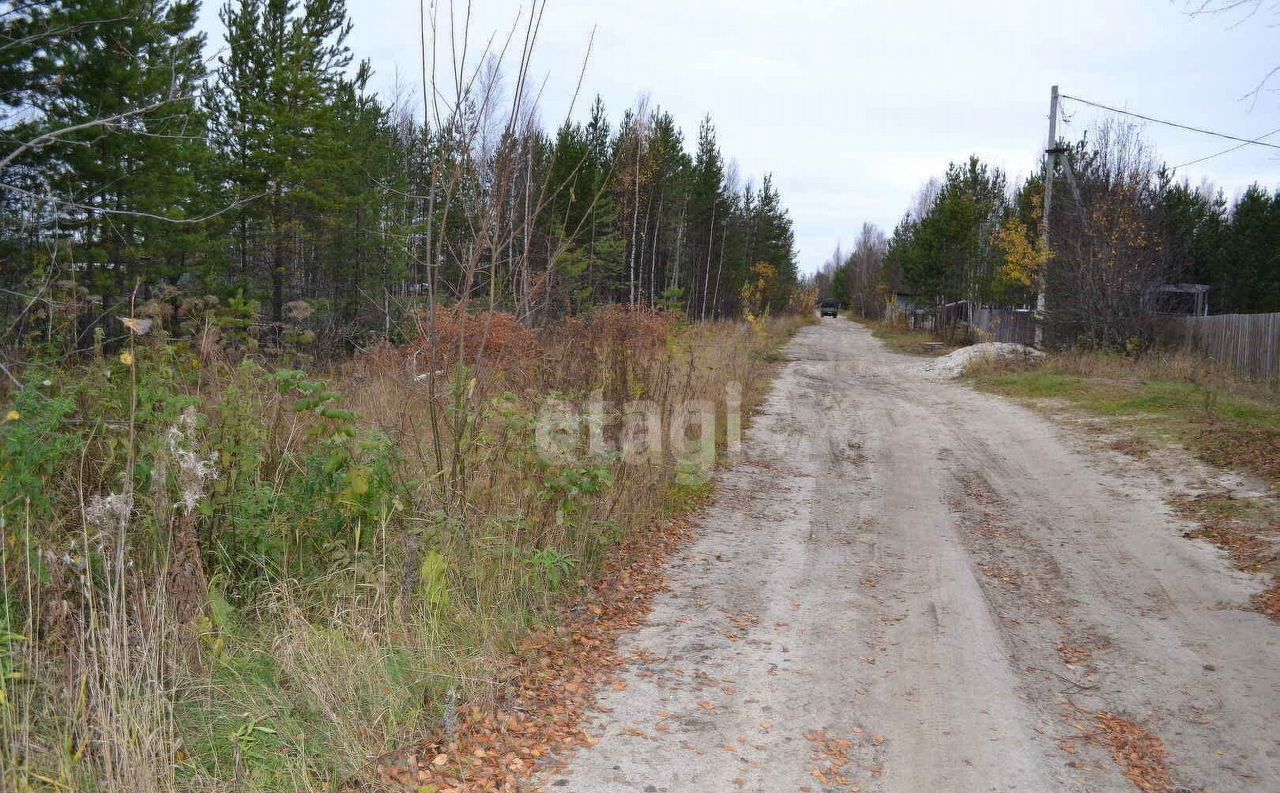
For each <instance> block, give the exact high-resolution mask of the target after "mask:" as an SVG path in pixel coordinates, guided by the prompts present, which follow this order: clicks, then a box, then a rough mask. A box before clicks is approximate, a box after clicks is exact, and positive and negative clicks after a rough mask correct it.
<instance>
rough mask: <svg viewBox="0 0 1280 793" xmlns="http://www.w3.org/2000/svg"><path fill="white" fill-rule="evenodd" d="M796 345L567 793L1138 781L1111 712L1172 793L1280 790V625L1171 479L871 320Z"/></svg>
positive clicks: (608, 701)
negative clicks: (946, 371)
mask: <svg viewBox="0 0 1280 793" xmlns="http://www.w3.org/2000/svg"><path fill="white" fill-rule="evenodd" d="M789 351H790V353H791V355H792V357H793V359H794V360H792V361H791V362H790V363H789V364H788V365H787V366H786V367H785V368H784V370H783V372H782V373H781V375H780V376H779V378H778V380H777V382H776V384H775V387H774V390H773V392H772V394H771V396H770V398H769V400H768V402H767V404H766V405H765V408H764V410H763V413H762V415H761V416H760V417H759V418H758V419H757V420H756V422H755V424H754V427H753V429H752V431H751V433H750V437H749V439H748V441H747V443H746V445H745V448H744V451H745V460H744V461H743V463H742V464H740V465H739V466H737V467H735V468H734V469H733V470H730V471H726V472H724V474H723V475H722V477H721V481H720V489H719V495H718V497H717V499H716V501H715V503H714V504H713V506H712V507H711V508H710V509H709V510H708V512H707V513H706V514H705V516H704V517H703V518H702V519H701V521H700V523H699V529H698V535H697V539H696V540H695V541H694V542H693V543H692V544H691V545H690V546H688V548H687V549H686V550H685V551H684V553H683V554H681V555H680V557H679V558H678V559H677V560H676V561H675V562H673V563H672V564H671V565H670V568H669V571H668V572H669V577H670V587H671V588H670V591H669V592H668V593H666V594H664V595H662V596H660V597H659V598H658V600H657V602H656V604H655V608H654V611H653V613H652V615H651V616H650V619H649V621H648V623H647V624H646V625H645V626H643V627H642V628H640V629H639V630H637V631H636V632H635V633H634V634H632V635H631V636H628V637H626V638H624V640H623V646H622V651H623V652H624V653H625V654H629V655H630V656H631V657H632V658H634V659H636V662H635V663H634V664H633V665H632V666H631V667H630V669H628V670H627V671H626V672H624V674H623V678H622V683H624V684H625V685H619V686H615V687H614V688H612V689H610V690H608V691H606V692H603V694H602V695H601V697H600V702H599V706H600V712H599V714H598V715H597V718H596V720H595V724H594V727H593V728H592V729H593V734H594V735H595V736H596V737H598V739H599V740H598V742H597V743H596V744H595V745H594V746H593V747H591V748H590V749H586V750H583V751H582V752H581V753H579V754H578V755H576V756H575V757H574V758H573V759H572V760H571V762H570V763H569V764H568V768H567V769H566V770H563V771H560V772H556V773H554V774H551V775H549V776H547V777H546V778H545V779H543V780H542V783H543V784H545V785H546V786H547V787H548V789H551V790H566V791H581V792H582V793H609V792H610V791H651V792H652V793H656V792H657V791H670V792H671V793H677V792H678V793H685V791H722V790H723V791H734V790H748V791H761V793H763V792H764V791H769V793H773V792H774V791H778V790H786V791H795V790H799V791H814V792H815V793H816V791H820V790H862V791H883V792H884V793H916V792H917V791H924V790H964V791H970V790H974V791H977V790H982V791H1012V790H1019V791H1037V792H1038V791H1049V790H1067V791H1086V790H1087V791H1130V790H1133V789H1134V787H1133V783H1131V782H1130V780H1129V779H1126V777H1125V775H1124V771H1125V770H1128V769H1122V768H1121V767H1119V766H1118V765H1117V764H1116V762H1115V760H1114V759H1113V757H1114V755H1113V753H1112V752H1111V751H1109V747H1110V748H1114V742H1112V744H1107V743H1106V742H1105V741H1104V740H1103V739H1104V738H1106V737H1107V732H1106V730H1104V726H1105V725H1103V724H1102V723H1101V722H1099V721H1098V719H1097V717H1096V716H1097V714H1104V713H1105V714H1108V715H1109V716H1110V717H1113V718H1115V719H1120V721H1117V722H1111V723H1109V724H1110V725H1111V727H1110V728H1114V731H1115V732H1116V734H1117V735H1123V736H1127V737H1126V738H1125V740H1127V741H1129V742H1130V743H1131V744H1132V745H1141V744H1142V741H1143V740H1145V738H1144V737H1143V736H1144V735H1151V736H1155V737H1158V738H1159V739H1160V740H1162V741H1163V746H1162V749H1165V750H1167V753H1168V760H1167V766H1168V769H1169V773H1170V774H1171V775H1172V776H1171V780H1172V782H1170V784H1175V783H1176V785H1180V786H1182V787H1184V788H1185V789H1188V790H1202V789H1203V790H1214V791H1265V790H1268V789H1269V788H1268V785H1269V782H1268V781H1267V780H1275V779H1278V778H1280V743H1277V736H1276V732H1275V730H1274V724H1275V722H1276V719H1277V717H1280V706H1278V705H1277V703H1280V697H1278V696H1277V694H1280V663H1278V662H1280V644H1278V641H1277V637H1278V636H1280V633H1277V628H1276V627H1275V626H1273V625H1272V624H1271V623H1268V622H1267V621H1266V620H1265V619H1264V618H1262V617H1261V616H1260V615H1257V614H1250V613H1248V612H1244V611H1241V610H1239V609H1238V606H1239V605H1240V604H1242V603H1247V602H1248V599H1249V597H1250V596H1251V595H1252V594H1253V593H1254V591H1255V590H1256V589H1257V588H1258V585H1257V582H1256V581H1255V580H1254V579H1252V578H1250V577H1248V576H1245V575H1243V574H1239V573H1236V572H1233V571H1232V570H1231V569H1230V568H1229V566H1228V565H1227V564H1226V563H1224V561H1223V560H1222V559H1221V558H1220V557H1219V556H1218V555H1217V554H1216V553H1215V552H1214V551H1213V550H1212V549H1209V548H1206V547H1205V546H1203V545H1199V544H1196V543H1192V542H1189V541H1187V540H1185V539H1183V538H1182V537H1181V536H1180V535H1181V532H1182V531H1183V530H1185V526H1182V525H1180V524H1179V522H1178V521H1177V519H1176V518H1174V517H1173V516H1171V515H1170V514H1169V512H1168V509H1167V507H1166V506H1165V505H1164V503H1163V500H1162V498H1163V485H1161V484H1160V483H1159V482H1158V481H1155V480H1154V479H1151V478H1144V477H1143V476H1142V475H1140V474H1138V473H1135V472H1127V473H1125V474H1124V475H1119V474H1116V473H1115V472H1113V471H1109V470H1104V469H1105V466H1102V465H1100V464H1098V461H1097V460H1096V459H1095V458H1093V457H1091V456H1090V455H1089V454H1087V453H1083V452H1082V451H1080V450H1079V449H1077V448H1076V447H1075V446H1074V445H1073V444H1072V443H1071V442H1070V440H1069V439H1068V438H1066V437H1063V436H1062V434H1061V433H1060V431H1059V430H1057V429H1055V428H1054V426H1053V425H1051V424H1050V423H1049V422H1047V421H1046V420H1044V419H1042V418H1040V417H1038V416H1035V415H1034V414H1032V413H1031V412H1030V411H1027V410H1025V409H1022V408H1020V407H1017V406H1015V405H1012V404H1010V403H1007V402H1004V401H1002V400H1000V399H998V398H995V397H991V396H987V395H982V394H977V393H975V392H973V391H971V390H969V389H968V388H966V387H964V386H962V385H959V384H954V383H939V382H936V381H930V380H926V379H925V378H924V377H923V376H922V374H921V371H920V363H919V359H912V358H907V357H904V356H899V355H894V354H892V353H888V352H886V351H885V350H883V348H881V346H880V345H879V343H878V342H877V341H875V340H874V339H872V338H871V337H870V334H869V333H867V332H866V331H865V330H864V329H862V328H861V327H859V326H857V325H854V324H853V323H848V322H845V321H843V320H834V321H826V322H824V323H822V324H821V325H818V326H815V327H810V328H805V329H803V330H802V331H801V332H800V334H799V335H798V336H797V338H796V339H795V340H794V341H793V343H792V344H791V346H790V348H789ZM1130 720H1131V721H1130ZM1131 723H1132V724H1141V725H1144V726H1145V727H1146V728H1147V729H1148V730H1149V731H1150V732H1149V733H1134V732H1132V731H1129V732H1126V731H1125V729H1121V728H1122V727H1124V725H1127V724H1131ZM1110 728H1108V729H1110ZM1126 729H1127V728H1126ZM1153 789H1157V788H1153Z"/></svg>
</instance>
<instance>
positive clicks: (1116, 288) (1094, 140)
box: [819, 122, 1280, 346]
mask: <svg viewBox="0 0 1280 793" xmlns="http://www.w3.org/2000/svg"><path fill="white" fill-rule="evenodd" d="M1061 146H1062V148H1063V149H1064V156H1063V158H1062V164H1061V165H1060V166H1059V168H1058V170H1057V171H1055V173H1054V175H1053V178H1054V193H1053V196H1054V198H1053V203H1052V204H1051V212H1052V217H1051V218H1050V224H1049V231H1048V235H1047V239H1046V238H1045V236H1044V235H1043V234H1042V222H1043V218H1044V179H1043V176H1042V175H1041V173H1040V172H1038V171H1037V172H1035V173H1034V175H1032V176H1030V177H1028V178H1027V179H1025V180H1023V181H1022V182H1021V183H1018V184H1015V185H1011V184H1010V181H1009V176H1008V175H1007V174H1006V173H1004V172H1003V171H1001V169H999V168H997V167H995V166H992V165H990V164H989V163H984V162H982V161H981V160H980V159H979V158H977V157H970V158H969V159H967V160H964V161H961V162H957V163H953V164H952V165H951V166H950V167H949V168H948V169H947V172H946V173H945V174H944V175H943V176H942V177H941V178H935V179H931V180H930V181H929V182H927V183H926V184H925V185H924V186H923V187H922V188H921V189H920V191H919V193H918V194H917V196H916V199H915V201H914V203H913V206H912V207H911V208H910V209H908V210H907V212H906V213H905V214H904V216H903V218H902V220H901V222H900V223H899V224H898V225H897V227H896V228H895V229H894V230H893V233H892V234H891V235H890V236H888V237H887V238H886V236H885V235H884V234H883V233H882V232H881V231H879V230H878V229H876V228H875V227H874V226H870V225H867V226H864V228H863V230H862V232H861V234H860V235H859V236H858V239H857V242H856V246H855V249H854V251H853V252H852V253H851V254H845V253H844V252H843V251H840V250H837V251H836V253H835V255H834V256H833V257H832V258H831V259H830V260H829V261H828V262H827V264H826V265H825V267H824V269H823V271H822V272H821V273H820V274H819V281H820V282H821V283H822V285H823V287H824V288H825V289H827V290H829V291H831V292H832V293H833V294H834V295H835V296H836V297H839V298H841V299H843V300H844V301H845V302H847V303H849V304H850V305H851V306H852V307H853V308H855V309H856V310H857V311H859V312H860V313H862V314H863V315H865V316H871V317H877V316H880V315H881V314H882V313H883V312H884V311H885V308H886V306H887V305H888V304H889V303H891V302H893V301H894V300H895V297H896V296H901V298H902V299H903V300H907V301H910V302H912V303H913V304H915V305H919V306H925V307H928V306H939V305H942V304H945V303H949V302H952V301H960V300H965V301H969V302H971V303H972V304H974V305H985V306H1004V307H1026V308H1030V307H1033V306H1034V305H1035V303H1036V293H1037V290H1038V288H1039V286H1040V284H1041V279H1044V284H1045V289H1046V292H1047V295H1046V297H1047V310H1046V313H1045V317H1044V319H1045V322H1046V323H1047V325H1048V326H1050V327H1052V328H1054V329H1055V330H1056V332H1057V333H1058V334H1059V335H1058V338H1059V339H1060V340H1065V341H1069V340H1076V341H1080V342H1082V343H1088V344H1101V345H1104V346H1123V345H1124V344H1126V343H1127V342H1128V341H1129V340H1130V339H1134V338H1149V337H1150V335H1151V333H1152V332H1153V331H1152V328H1153V324H1152V323H1151V322H1149V319H1150V317H1151V316H1152V315H1153V314H1155V313H1158V312H1159V311H1161V310H1167V309H1170V308H1171V307H1170V306H1167V305H1161V304H1160V303H1159V300H1158V298H1157V297H1156V295H1158V292H1157V290H1158V288H1159V287H1161V286H1163V285H1166V284H1204V285H1208V286H1209V287H1210V289H1209V293H1208V300H1209V307H1210V309H1211V311H1212V312H1213V313H1261V312H1273V311H1280V188H1276V189H1273V190H1269V189H1268V188H1267V187H1265V186H1263V185H1260V184H1256V183H1255V184H1253V185H1252V186H1250V187H1249V188H1248V189H1247V190H1245V191H1244V192H1243V193H1241V194H1240V195H1239V196H1238V197H1236V198H1235V199H1234V201H1228V200H1227V198H1226V197H1225V196H1224V195H1223V193H1222V191H1221V190H1219V189H1217V188H1215V187H1214V186H1213V185H1211V184H1209V183H1204V184H1201V185H1198V186H1192V185H1191V184H1189V183H1188V182H1187V181H1186V180H1179V179H1178V178H1177V177H1176V173H1175V172H1174V171H1173V170H1172V169H1170V168H1168V167H1167V166H1165V165H1163V164H1162V163H1161V162H1160V161H1159V160H1158V158H1157V156H1156V154H1155V153H1154V152H1153V151H1152V150H1151V149H1150V148H1149V147H1148V146H1147V145H1146V144H1145V143H1144V141H1143V140H1142V138H1141V136H1140V134H1139V131H1138V129H1137V128H1136V127H1134V126H1132V125H1129V124H1125V123H1116V122H1110V123H1104V124H1103V125H1101V126H1100V127H1098V128H1097V129H1095V130H1093V131H1092V134H1087V135H1085V136H1084V138H1083V139H1081V140H1079V141H1076V142H1075V143H1073V144H1072V143H1067V142H1063V143H1061Z"/></svg>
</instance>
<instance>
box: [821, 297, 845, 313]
mask: <svg viewBox="0 0 1280 793" xmlns="http://www.w3.org/2000/svg"><path fill="white" fill-rule="evenodd" d="M839 313H840V301H839V300H836V299H835V298H834V297H828V298H826V299H825V300H823V301H822V303H820V304H819V305H818V314H819V315H820V316H823V317H834V316H838V315H839Z"/></svg>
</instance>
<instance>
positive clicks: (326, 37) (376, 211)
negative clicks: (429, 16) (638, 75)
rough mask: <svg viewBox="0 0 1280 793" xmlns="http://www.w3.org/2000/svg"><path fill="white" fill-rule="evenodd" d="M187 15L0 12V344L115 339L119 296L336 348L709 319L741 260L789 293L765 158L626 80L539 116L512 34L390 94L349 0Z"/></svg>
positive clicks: (163, 8)
mask: <svg viewBox="0 0 1280 793" xmlns="http://www.w3.org/2000/svg"><path fill="white" fill-rule="evenodd" d="M198 10H199V4H198V2H197V0H172V1H168V0H48V1H46V2H35V3H27V4H23V5H21V6H13V7H11V8H10V9H8V11H7V12H6V13H4V15H3V17H0V36H2V37H3V38H2V39H0V46H2V47H3V48H4V50H3V51H4V56H3V63H0V96H2V97H3V98H2V100H0V101H2V102H3V105H2V107H3V110H2V111H0V112H2V114H3V115H0V137H2V140H0V147H3V148H0V158H2V159H0V267H2V268H3V274H4V276H3V280H4V283H5V285H6V289H5V291H4V293H3V299H2V300H0V308H2V310H3V313H4V316H5V318H6V322H5V340H6V343H8V344H14V343H16V342H20V341H30V340H32V339H38V340H40V341H42V342H47V343H51V344H54V346H56V347H58V348H59V349H72V350H74V349H82V348H84V347H86V346H87V345H88V344H89V343H90V342H91V340H92V339H93V338H94V336H95V332H96V333H97V336H98V337H99V338H100V337H102V336H103V335H104V334H105V335H107V336H108V337H109V336H110V335H111V334H112V333H114V332H118V331H119V328H118V326H116V327H112V323H111V322H109V318H110V317H112V316H118V315H122V314H125V313H128V312H130V311H132V312H133V313H134V314H138V313H139V305H140V304H141V305H142V306H144V307H145V308H146V312H149V313H147V314H146V316H147V317H148V318H150V319H152V320H153V321H157V322H167V321H169V320H170V319H174V321H175V322H176V321H177V320H179V319H181V318H182V315H183V313H184V311H187V310H189V309H190V303H191V301H193V300H194V301H205V303H206V304H216V305H218V306H220V307H221V309H222V310H224V311H230V310H233V308H234V310H236V311H238V312H239V314H240V315H243V316H245V317H253V318H254V320H253V321H254V322H257V318H258V317H259V316H261V317H263V318H265V319H267V320H270V322H269V323H267V324H275V325H277V326H283V325H287V324H289V323H290V322H293V323H294V324H297V323H298V322H300V321H302V320H299V317H304V318H305V323H304V324H305V325H306V326H307V328H308V333H310V334H315V333H319V334H321V335H322V336H323V337H324V338H328V339H337V340H342V341H344V342H346V343H347V344H348V345H349V344H360V343H363V341H364V340H365V339H367V338H368V337H370V336H371V335H378V334H380V335H394V333H395V328H396V326H397V323H398V320H399V319H400V318H401V317H403V316H404V315H405V314H406V312H410V311H412V310H414V309H418V308H421V307H422V306H424V305H425V306H429V307H434V306H437V305H441V306H444V305H455V304H459V303H461V304H467V305H480V306H483V307H485V308H491V309H495V310H502V311H507V312H511V313H513V314H515V315H516V317H517V318H518V319H519V320H520V321H521V322H524V323H526V324H529V325H536V324H540V323H545V322H547V321H551V320H554V319H556V318H559V317H563V316H566V315H571V314H577V313H580V312H583V311H587V310H589V309H590V308H591V307H593V306H596V305H599V304H602V303H619V302H621V303H628V304H644V305H655V306H663V307H666V308H668V309H671V310H674V311H679V312H683V313H684V314H685V315H686V316H687V317H689V318H690V319H695V320H703V319H714V318H720V317H729V316H735V315H737V314H739V313H740V312H741V311H742V310H743V308H744V306H743V301H744V299H747V298H746V296H747V295H748V294H749V293H750V294H751V295H754V294H755V293H756V292H758V291H759V290H758V288H757V287H758V286H759V281H760V278H759V273H760V272H761V270H760V268H759V267H758V266H757V265H759V264H761V263H764V264H768V265H769V267H768V268H766V271H767V272H768V273H769V277H768V278H767V279H766V280H767V284H766V287H767V288H766V290H765V291H766V293H767V294H766V295H765V297H764V303H765V306H764V307H765V308H771V309H774V310H779V309H782V308H784V307H785V305H786V303H787V300H788V298H789V296H790V294H791V287H792V286H793V285H794V284H795V283H796V281H797V275H796V265H795V255H794V241H793V235H792V230H791V221H790V218H789V217H788V214H787V210H786V209H785V207H784V206H783V204H782V199H781V196H780V195H779V192H778V190H777V188H776V186H775V185H774V183H773V180H772V178H771V177H770V176H768V175H766V176H764V178H763V179H761V181H760V182H759V184H758V185H756V184H754V183H753V182H751V181H749V180H744V179H743V178H741V177H740V176H739V174H738V172H737V169H736V166H735V165H734V164H733V163H732V162H731V161H729V160H727V159H726V157H725V155H724V154H723V153H722V151H721V150H720V148H719V145H718V143H717V139H716V129H715V126H714V124H713V123H712V121H711V119H710V117H707V118H704V119H703V120H702V122H701V124H700V126H699V128H698V133H697V138H696V140H695V141H693V145H692V146H691V147H690V146H686V141H685V140H684V136H683V134H682V132H681V129H680V127H679V125H678V124H677V122H676V120H675V119H674V118H673V117H672V116H671V114H670V113H668V112H666V111H664V110H662V109H660V108H656V107H655V108H652V109H651V108H650V107H649V106H648V103H647V102H646V101H644V100H642V101H640V102H638V103H637V104H636V106H635V107H632V108H630V109H628V110H626V111H625V112H624V113H622V115H621V118H620V119H618V120H616V121H611V119H610V117H609V115H608V113H607V110H606V108H605V106H604V103H603V101H602V100H600V99H599V98H597V99H596V100H595V103H594V104H593V105H592V107H591V112H590V117H589V119H588V120H587V121H585V122H576V121H566V122H565V123H564V124H563V125H562V126H560V127H559V128H558V129H556V130H555V131H554V132H548V131H546V130H545V129H544V128H543V126H542V125H541V123H540V122H539V111H538V107H537V101H536V97H535V95H534V94H535V92H534V91H533V90H531V89H530V86H529V79H528V66H529V53H530V51H531V45H527V46H526V47H525V49H524V51H523V52H522V53H521V54H520V55H519V56H518V57H517V58H516V59H515V60H514V61H512V60H511V59H510V58H507V59H505V60H504V56H499V55H495V54H493V52H492V50H486V52H484V53H481V55H480V57H476V56H474V55H472V56H471V57H470V60H468V58H467V54H466V53H463V54H462V55H461V56H459V55H458V54H457V53H455V56H454V58H453V60H452V62H451V63H446V64H444V65H443V66H440V67H439V72H437V65H436V64H435V63H434V58H433V59H432V64H431V70H430V73H429V74H428V73H427V68H426V66H424V75H423V85H422V92H421V93H422V94H423V97H422V98H421V99H419V100H415V98H414V97H412V96H411V95H412V94H414V93H415V91H413V90H412V89H409V88H408V87H398V88H397V89H396V90H394V91H392V92H391V94H392V95H391V96H389V97H387V96H382V95H380V94H378V93H377V92H375V91H373V90H372V89H371V87H370V82H371V78H372V73H371V70H370V68H369V65H368V63H367V62H363V61H357V60H356V54H355V53H353V51H352V49H351V47H350V46H349V44H348V38H349V35H350V31H351V22H350V19H349V17H348V14H347V10H346V7H345V3H344V0H228V1H227V2H226V3H225V5H224V6H223V7H222V9H221V14H220V19H221V21H222V24H223V26H224V28H225V32H224V37H225V42H224V46H222V47H221V48H220V50H219V52H220V55H219V56H218V57H217V59H216V61H214V62H209V63H207V62H206V61H205V60H204V59H203V55H202V53H203V51H204V49H205V47H204V45H205V40H204V39H205V37H204V35H203V34H202V33H200V32H198V31H197V30H196V27H195V24H196V19H197V14H198ZM535 17H536V15H531V16H530V18H529V25H528V28H527V29H526V30H525V31H524V33H525V34H526V41H531V40H532V39H533V38H534V37H536V24H535V22H534V19H535ZM415 22H416V20H415ZM430 24H433V25H434V24H436V21H435V20H434V19H433V20H431V21H430ZM424 35H425V34H424ZM446 97H447V98H446ZM423 105H425V108H424V107H423ZM688 149H692V150H691V151H690V150H688ZM304 304H305V305H304ZM146 312H144V313H146ZM246 321H249V320H246ZM259 324H261V323H259Z"/></svg>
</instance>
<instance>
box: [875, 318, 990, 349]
mask: <svg viewBox="0 0 1280 793" xmlns="http://www.w3.org/2000/svg"><path fill="white" fill-rule="evenodd" d="M850 320H851V321H854V322H858V323H859V324H862V325H866V326H867V327H869V328H871V335H872V336H875V337H876V338H877V339H879V340H880V341H882V342H884V346H885V347H887V348H889V349H890V350H892V351H894V352H900V353H903V354H906V355H923V356H928V357H936V356H939V355H946V354H947V353H949V352H955V351H956V350H958V349H960V348H961V347H964V346H966V344H965V343H962V342H958V341H956V340H954V339H948V338H947V337H945V336H942V335H940V334H937V333H932V332H930V331H922V330H910V329H908V328H907V327H906V326H905V325H902V324H900V323H894V322H885V321H879V320H869V319H856V320H855V319H853V318H852V317H850Z"/></svg>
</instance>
